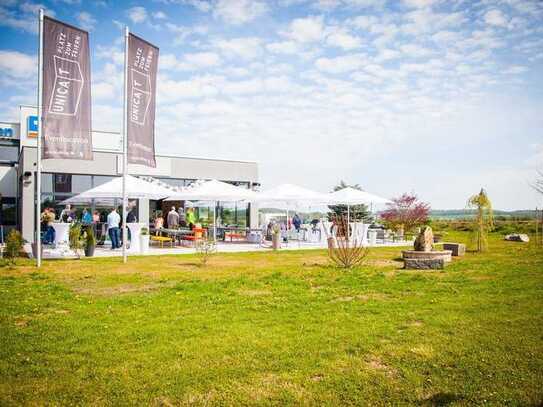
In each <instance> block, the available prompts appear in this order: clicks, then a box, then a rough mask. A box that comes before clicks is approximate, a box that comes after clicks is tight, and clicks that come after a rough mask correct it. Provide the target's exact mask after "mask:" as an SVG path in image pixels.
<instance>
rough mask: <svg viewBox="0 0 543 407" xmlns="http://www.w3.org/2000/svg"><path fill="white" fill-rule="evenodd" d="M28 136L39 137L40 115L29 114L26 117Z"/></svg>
mask: <svg viewBox="0 0 543 407" xmlns="http://www.w3.org/2000/svg"><path fill="white" fill-rule="evenodd" d="M26 137H29V138H36V137H38V116H28V117H27V118H26Z"/></svg>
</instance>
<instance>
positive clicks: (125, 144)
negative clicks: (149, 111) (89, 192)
mask: <svg viewBox="0 0 543 407" xmlns="http://www.w3.org/2000/svg"><path fill="white" fill-rule="evenodd" d="M128 32H129V31H128V27H125V28H124V91H123V215H122V216H123V218H122V221H123V263H126V241H127V240H128V233H127V228H126V218H127V213H126V209H127V208H126V207H127V206H128V199H127V197H126V173H127V172H128V160H127V159H128V157H127V156H128V123H127V122H126V120H127V112H128V94H127V93H128Z"/></svg>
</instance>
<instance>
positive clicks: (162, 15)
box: [153, 11, 168, 20]
mask: <svg viewBox="0 0 543 407" xmlns="http://www.w3.org/2000/svg"><path fill="white" fill-rule="evenodd" d="M153 18H155V19H157V20H166V19H167V18H168V16H167V15H166V13H164V12H163V11H157V12H155V13H153Z"/></svg>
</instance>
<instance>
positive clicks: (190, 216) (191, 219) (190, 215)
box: [187, 208, 196, 230]
mask: <svg viewBox="0 0 543 407" xmlns="http://www.w3.org/2000/svg"><path fill="white" fill-rule="evenodd" d="M187 223H188V225H189V228H190V230H192V229H194V225H195V224H196V215H195V214H194V208H188V209H187Z"/></svg>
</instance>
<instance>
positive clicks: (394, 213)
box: [381, 193, 430, 232]
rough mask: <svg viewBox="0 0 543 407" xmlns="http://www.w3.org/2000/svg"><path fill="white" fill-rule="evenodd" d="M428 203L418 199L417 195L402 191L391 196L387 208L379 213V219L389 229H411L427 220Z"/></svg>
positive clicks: (406, 230)
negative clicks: (400, 193) (402, 192)
mask: <svg viewBox="0 0 543 407" xmlns="http://www.w3.org/2000/svg"><path fill="white" fill-rule="evenodd" d="M429 213H430V205H429V204H427V203H425V202H422V201H419V199H418V197H417V195H415V194H408V193H404V194H402V195H401V196H400V197H398V198H393V199H392V203H389V204H387V209H386V210H385V211H384V212H383V213H381V219H383V221H384V222H385V224H386V225H387V227H389V228H390V229H394V230H398V229H402V228H403V230H404V231H405V232H410V231H412V230H413V229H414V228H415V227H417V226H420V225H423V224H425V223H426V222H428V214H429Z"/></svg>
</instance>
